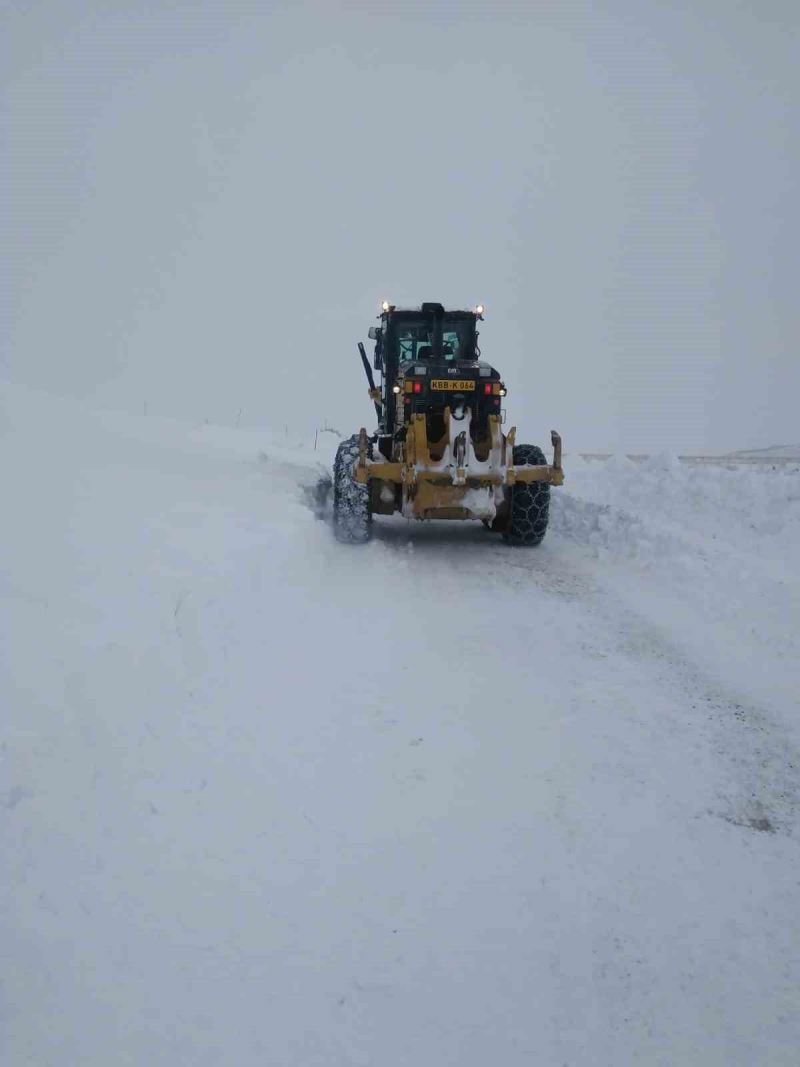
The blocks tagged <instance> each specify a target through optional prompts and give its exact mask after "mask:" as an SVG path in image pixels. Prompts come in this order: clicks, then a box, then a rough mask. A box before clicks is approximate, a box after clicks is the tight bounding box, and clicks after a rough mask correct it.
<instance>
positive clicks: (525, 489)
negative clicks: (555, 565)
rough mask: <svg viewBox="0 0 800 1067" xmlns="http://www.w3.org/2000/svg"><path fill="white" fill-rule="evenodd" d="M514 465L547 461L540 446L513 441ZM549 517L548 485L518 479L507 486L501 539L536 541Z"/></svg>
mask: <svg viewBox="0 0 800 1067" xmlns="http://www.w3.org/2000/svg"><path fill="white" fill-rule="evenodd" d="M513 461H514V466H515V467H518V466H519V467H538V466H541V465H544V466H546V465H547V459H546V457H545V454H544V452H542V450H541V448H537V447H536V446H535V445H515V446H514V455H513ZM549 517H550V485H549V484H548V483H547V482H518V483H516V484H515V485H513V486H512V487H511V515H510V518H509V523H508V529H507V530H505V531H504V533H503V540H504V541H506V542H507V543H508V544H510V545H524V546H526V547H529V546H533V545H540V544H541V543H542V541H543V540H544V535H545V533H546V532H547V520H548V518H549Z"/></svg>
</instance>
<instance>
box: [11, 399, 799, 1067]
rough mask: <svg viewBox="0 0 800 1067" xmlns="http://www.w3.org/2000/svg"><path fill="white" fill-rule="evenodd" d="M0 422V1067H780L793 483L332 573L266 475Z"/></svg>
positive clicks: (662, 491)
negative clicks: (540, 537) (522, 543)
mask: <svg viewBox="0 0 800 1067" xmlns="http://www.w3.org/2000/svg"><path fill="white" fill-rule="evenodd" d="M0 400H2V415H1V416H0V418H1V419H2V421H1V422H0V433H2V451H1V452H0V464H2V468H3V470H2V484H3V489H4V497H5V500H4V505H5V506H4V519H3V530H2V540H3V553H2V558H3V561H4V562H3V567H4V570H3V573H2V579H1V581H2V584H1V585H0V593H1V594H2V633H3V643H2V655H3V662H2V668H1V669H2V675H0V699H1V700H2V708H3V717H2V739H1V744H2V748H1V749H0V756H1V757H2V764H1V766H2V785H0V816H1V817H2V823H1V825H2V835H3V836H2V842H1V843H0V844H1V847H2V854H3V857H4V878H3V880H2V890H1V892H2V912H1V913H0V917H1V919H2V944H3V953H4V968H3V972H4V973H3V994H2V1002H3V1006H2V1013H3V1024H2V1028H1V1031H2V1034H1V1036H0V1040H1V1041H2V1046H0V1060H2V1062H3V1063H4V1064H9V1065H11V1067H22V1065H28V1064H30V1065H34V1064H35V1065H37V1067H41V1065H59V1067H61V1065H64V1064H81V1065H97V1067H107V1065H109V1064H115V1065H117V1064H120V1065H123V1064H129V1065H137V1067H138V1065H142V1064H148V1065H165V1067H166V1065H169V1067H174V1065H178V1064H181V1065H184V1064H185V1065H192V1067H196V1065H204V1064H208V1065H211V1064H215V1065H216V1064H236V1065H237V1067H238V1065H250V1064H252V1065H262V1064H276V1065H277V1064H280V1065H292V1067H294V1065H297V1067H313V1065H320V1067H323V1065H324V1067H331V1065H343V1067H344V1065H380V1067H395V1065H414V1067H419V1065H431V1067H433V1065H435V1067H444V1065H453V1067H485V1065H486V1064H501V1065H503V1067H514V1065H518V1064H544V1065H550V1064H553V1065H562V1064H569V1065H570V1067H582V1065H589V1064H592V1065H594V1064H602V1065H605V1064H609V1065H619V1064H629V1063H642V1064H665V1065H666V1064H669V1065H672V1064H681V1065H694V1064H696V1065H702V1067H709V1065H720V1067H722V1065H726V1067H727V1065H731V1064H741V1065H748V1067H749V1065H752V1064H755V1063H758V1064H787V1065H789V1064H792V1065H794V1064H796V1063H797V1060H798V1052H797V1050H798V1047H800V1014H799V1013H798V1010H797V1006H798V995H799V992H800V889H799V888H798V887H799V885H800V854H799V853H798V787H799V786H800V770H799V768H800V762H798V757H799V754H800V729H799V728H798V692H799V691H800V685H799V684H798V683H799V682H800V678H799V677H798V673H799V672H798V652H799V651H800V649H799V648H798V644H799V643H800V637H799V635H800V466H798V465H793V464H781V465H779V466H776V467H775V468H774V469H773V468H772V467H771V466H769V465H764V466H763V467H756V466H753V465H746V466H743V467H742V468H741V469H738V468H737V467H736V466H735V465H733V466H731V465H730V464H728V463H726V464H725V465H720V466H718V467H717V466H710V465H708V464H706V465H702V466H692V465H687V464H683V463H680V462H679V461H678V460H677V459H675V458H674V457H670V456H661V457H655V458H653V459H651V460H648V461H646V462H644V463H637V464H634V463H631V462H629V461H627V460H624V459H611V460H608V461H605V462H603V461H591V462H589V461H583V460H581V459H580V458H578V457H575V458H574V459H570V458H569V457H567V459H566V461H565V466H566V473H567V483H566V485H565V486H564V488H563V489H561V490H557V491H554V492H553V506H552V523H551V529H550V532H549V533H548V536H547V539H546V540H545V542H544V544H543V545H542V547H541V548H540V549H537V550H529V551H526V550H513V549H509V548H507V547H505V546H504V545H503V544H502V543H501V542H500V541H498V540H496V539H495V538H494V537H493V536H492V535H490V534H488V533H487V532H486V531H485V530H484V529H483V528H482V527H481V526H480V525H479V524H475V525H467V524H431V525H413V526H412V525H408V524H407V523H406V522H405V521H403V520H400V519H395V520H378V521H377V522H376V536H375V539H374V540H373V542H372V543H371V544H369V545H367V546H365V547H351V546H343V545H339V544H337V543H336V542H335V541H334V539H333V537H332V536H331V531H330V528H329V526H328V524H327V523H326V521H324V520H323V519H320V518H318V517H317V516H316V515H315V514H314V511H313V509H312V508H311V507H310V506H309V500H310V498H311V496H312V490H313V487H314V484H315V483H316V480H317V477H318V467H319V464H320V462H322V461H324V465H326V466H327V462H328V459H329V457H328V456H322V455H321V454H320V453H315V452H313V451H310V450H304V449H301V448H294V447H292V442H291V441H287V440H286V439H284V438H283V437H280V436H279V437H277V438H275V439H273V438H272V437H270V436H269V435H268V434H260V433H256V432H237V431H234V430H225V429H221V428H215V427H209V426H199V427H191V426H185V425H181V424H178V423H171V422H168V421H166V420H156V419H148V418H140V419H136V418H133V417H130V416H121V415H113V414H108V413H92V412H89V411H86V410H84V409H82V408H80V407H78V406H75V405H72V404H69V403H68V402H66V401H63V400H58V399H55V398H48V397H44V396H40V395H37V394H34V393H30V392H27V391H25V390H23V389H21V388H19V387H16V386H10V385H7V386H3V387H2V390H0ZM330 436H331V435H325V437H326V438H328V437H330ZM326 447H328V446H327V444H326Z"/></svg>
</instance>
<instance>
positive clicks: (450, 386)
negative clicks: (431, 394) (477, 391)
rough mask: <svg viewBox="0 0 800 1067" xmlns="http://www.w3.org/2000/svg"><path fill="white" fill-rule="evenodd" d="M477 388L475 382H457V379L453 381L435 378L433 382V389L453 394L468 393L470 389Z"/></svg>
mask: <svg viewBox="0 0 800 1067" xmlns="http://www.w3.org/2000/svg"><path fill="white" fill-rule="evenodd" d="M474 388H475V382H474V380H473V381H465V380H464V379H462V380H461V381H457V380H456V379H455V378H454V379H453V380H452V381H451V380H450V379H449V378H434V379H433V381H432V382H431V389H439V390H447V391H448V392H451V393H466V392H468V391H469V390H470V389H474Z"/></svg>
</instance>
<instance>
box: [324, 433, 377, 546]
mask: <svg viewBox="0 0 800 1067" xmlns="http://www.w3.org/2000/svg"><path fill="white" fill-rule="evenodd" d="M357 463H358V435H357V434H356V435H354V436H353V437H348V438H347V440H346V441H342V442H341V444H340V445H339V447H338V448H337V449H336V459H335V460H334V463H333V532H334V535H335V537H336V540H337V541H341V542H342V543H343V544H346V545H362V544H364V543H365V542H366V541H369V539H370V537H371V536H372V512H371V511H370V507H369V485H362V484H361V483H360V482H357V481H356V464H357Z"/></svg>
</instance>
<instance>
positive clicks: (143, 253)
mask: <svg viewBox="0 0 800 1067" xmlns="http://www.w3.org/2000/svg"><path fill="white" fill-rule="evenodd" d="M0 11H1V12H2V32H0V42H1V43H0V49H2V53H1V54H0V89H2V112H0V121H1V123H2V125H1V126H0V136H1V138H2V140H1V141H0V152H1V153H2V154H1V155H0V167H1V168H2V171H1V173H0V177H1V178H2V182H1V183H0V225H1V226H2V279H1V280H2V307H1V308H0V312H1V313H2V317H1V319H0V375H2V376H3V377H6V378H8V379H11V380H12V381H18V382H22V383H25V384H29V385H32V386H36V387H40V388H45V389H48V390H50V391H52V392H64V393H70V394H72V395H75V396H79V397H84V398H88V399H90V400H91V401H92V402H94V403H98V404H103V405H106V406H114V407H123V408H126V409H129V410H132V411H143V410H145V405H147V410H148V411H149V412H150V413H151V414H154V413H161V414H172V415H177V416H180V417H187V418H191V419H198V420H199V419H203V418H209V419H211V420H216V421H220V422H228V423H233V422H234V421H235V420H236V418H237V416H238V413H239V411H240V409H241V411H242V415H241V421H242V423H243V424H249V425H280V426H283V425H284V424H285V423H289V424H291V425H293V426H296V427H297V428H298V430H299V431H301V432H303V433H305V432H306V431H307V430H308V429H309V428H312V432H313V427H314V426H315V425H317V424H319V423H321V422H322V421H323V420H325V419H327V420H328V421H329V422H330V423H332V424H333V425H337V426H339V427H340V428H341V429H343V430H347V431H348V432H349V431H351V430H354V429H357V427H358V426H359V425H361V424H362V423H364V422H366V423H367V424H368V425H371V421H370V415H371V405H370V403H369V400H368V398H367V397H366V394H365V389H366V385H365V382H364V381H363V377H362V370H361V367H360V363H359V360H358V355H357V352H356V347H355V345H356V341H357V340H359V339H366V333H367V329H368V328H369V326H370V325H371V324H372V323H373V322H374V319H373V316H374V315H375V313H376V312H377V307H378V303H379V301H380V299H381V298H383V297H387V298H390V299H391V300H392V301H393V302H396V303H402V302H409V303H414V304H416V303H419V302H420V301H422V300H440V301H442V302H444V303H448V304H453V305H457V306H470V305H473V304H475V303H477V302H478V301H483V302H484V303H485V304H486V307H487V316H486V322H485V323H484V324H483V328H482V336H481V344H482V349H483V354H484V357H485V358H487V359H489V360H490V361H491V362H492V363H494V365H496V366H497V367H498V368H499V369H500V370H501V371H502V373H503V374H504V375H505V378H506V381H507V383H508V386H509V390H510V394H509V414H510V416H511V417H512V419H513V421H514V422H516V423H517V424H518V426H519V432H518V439H520V440H530V441H532V442H533V443H545V442H546V441H547V431H548V430H549V429H550V427H551V426H555V427H557V428H559V429H560V430H561V432H562V435H563V437H564V440H565V447H566V448H567V449H568V450H569V449H570V448H576V447H577V448H581V449H615V450H616V449H627V450H639V449H642V450H650V449H658V450H661V449H671V450H675V451H682V450H695V451H697V450H704V449H727V448H736V447H758V446H764V445H769V444H773V443H787V442H790V443H796V442H800V428H798V427H800V419H798V415H797V409H798V404H799V403H800V353H799V351H798V347H799V346H798V334H799V333H800V330H799V329H798V301H797V285H798V251H797V250H798V244H799V243H800V226H798V175H799V174H800V168H799V167H798V163H799V162H800V159H799V158H798V157H799V155H800V150H799V148H798V140H799V139H798V129H799V128H800V124H799V122H798V119H799V117H800V112H799V109H798V103H799V102H800V91H799V90H800V75H798V70H800V63H798V54H800V53H799V52H798V44H800V40H799V37H800V35H799V34H798V29H799V28H800V4H798V2H797V0H785V2H784V0H751V2H749V3H741V2H737V0H719V2H712V0H705V2H704V0H694V2H686V3H684V2H681V0H670V2H661V3H652V2H649V0H629V2H617V0H606V2H603V0H600V2H598V0H592V2H587V3H571V2H569V0H561V2H558V3H556V2H553V3H549V2H533V0H531V2H528V3H521V2H520V3H516V4H502V3H501V4H497V3H485V4H480V5H478V4H473V3H463V4H458V3H455V2H450V3H437V2H435V0H433V2H427V3H424V4H417V3H408V2H407V3H404V4H388V3H378V2H372V3H369V2H362V3H334V2H329V3H313V4H302V3H293V4H269V3H266V2H264V3H249V4H243V3H237V2H236V0H228V2H226V3H222V2H214V3H211V2H208V3H203V2H197V0H191V2H188V0H187V2H182V0H172V2H165V0H136V2H132V0H131V2H128V3H123V2H116V3H114V2H108V3H101V2H92V3H87V2H69V0H62V2H49V3H48V2H44V3H36V2H35V0H33V2H30V0H24V2H23V0H19V2H17V3H13V2H11V3H9V2H7V0H0Z"/></svg>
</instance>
